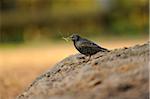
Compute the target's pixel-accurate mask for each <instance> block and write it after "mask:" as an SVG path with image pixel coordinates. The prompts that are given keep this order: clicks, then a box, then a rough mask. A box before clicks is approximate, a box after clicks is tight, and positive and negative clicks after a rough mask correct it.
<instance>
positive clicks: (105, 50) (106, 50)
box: [101, 47, 110, 52]
mask: <svg viewBox="0 0 150 99" xmlns="http://www.w3.org/2000/svg"><path fill="white" fill-rule="evenodd" d="M101 51H103V52H110V50H108V49H106V48H102V47H101Z"/></svg>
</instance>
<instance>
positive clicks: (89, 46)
mask: <svg viewBox="0 0 150 99" xmlns="http://www.w3.org/2000/svg"><path fill="white" fill-rule="evenodd" d="M70 38H71V40H72V41H73V43H74V46H75V48H76V49H77V50H78V51H79V52H80V53H81V54H84V55H86V56H89V59H88V61H89V60H90V57H91V55H94V54H96V53H97V52H109V50H107V49H105V48H102V47H100V46H98V45H97V44H95V43H94V42H92V41H90V40H87V39H85V38H82V37H80V36H79V35H77V34H73V35H71V36H70Z"/></svg>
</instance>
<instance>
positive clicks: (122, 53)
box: [17, 43, 149, 99]
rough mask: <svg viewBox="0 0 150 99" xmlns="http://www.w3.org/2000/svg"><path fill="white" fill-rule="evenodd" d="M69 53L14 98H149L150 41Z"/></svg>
mask: <svg viewBox="0 0 150 99" xmlns="http://www.w3.org/2000/svg"><path fill="white" fill-rule="evenodd" d="M86 59H87V57H85V56H84V55H81V54H76V55H72V56H70V57H68V58H66V59H64V60H62V61H61V62H59V63H58V64H56V65H55V66H54V68H52V69H49V70H48V71H47V72H45V73H43V74H42V75H40V76H39V77H38V78H37V79H36V80H35V81H34V82H33V83H32V84H31V85H30V86H29V87H28V88H27V89H26V90H25V91H24V92H23V93H22V94H21V95H19V96H18V97H17V99H148V97H149V70H148V62H149V43H147V44H144V45H136V46H134V47H130V48H122V49H115V50H112V51H110V52H103V53H101V52H99V53H97V54H95V55H93V56H92V57H91V60H90V61H88V62H86Z"/></svg>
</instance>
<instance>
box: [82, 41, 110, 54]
mask: <svg viewBox="0 0 150 99" xmlns="http://www.w3.org/2000/svg"><path fill="white" fill-rule="evenodd" d="M80 47H82V48H91V49H97V50H101V51H108V50H107V49H105V48H102V47H100V46H98V45H97V44H95V43H94V42H92V41H89V40H87V39H83V40H82V43H81V44H80Z"/></svg>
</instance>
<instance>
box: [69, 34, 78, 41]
mask: <svg viewBox="0 0 150 99" xmlns="http://www.w3.org/2000/svg"><path fill="white" fill-rule="evenodd" d="M70 38H71V40H72V41H78V40H79V38H80V36H79V35H77V34H73V35H71V36H70Z"/></svg>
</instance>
